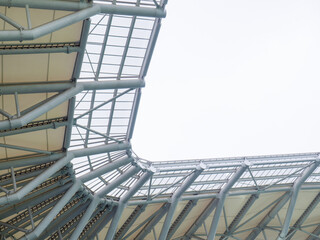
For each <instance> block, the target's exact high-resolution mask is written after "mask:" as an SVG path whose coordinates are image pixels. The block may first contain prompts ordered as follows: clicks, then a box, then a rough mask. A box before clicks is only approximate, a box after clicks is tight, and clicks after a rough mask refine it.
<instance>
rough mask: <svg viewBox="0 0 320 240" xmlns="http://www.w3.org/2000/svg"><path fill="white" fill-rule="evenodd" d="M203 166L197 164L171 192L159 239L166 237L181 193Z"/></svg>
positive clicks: (200, 171)
mask: <svg viewBox="0 0 320 240" xmlns="http://www.w3.org/2000/svg"><path fill="white" fill-rule="evenodd" d="M205 168H206V165H205V164H200V165H199V166H197V169H196V170H195V171H194V172H193V173H192V174H191V175H190V176H189V177H188V178H187V179H186V180H184V181H183V183H182V184H181V186H180V187H179V188H178V190H177V191H175V192H174V193H173V195H172V197H171V199H170V202H171V203H170V207H169V209H168V213H167V215H166V218H165V221H164V223H163V225H162V229H161V233H160V236H159V240H165V239H166V238H167V235H168V231H169V228H170V224H171V221H172V218H173V214H174V212H175V210H176V207H177V205H178V202H179V199H180V197H181V195H182V194H183V193H184V192H185V191H186V190H187V189H188V188H189V187H190V186H191V184H192V183H193V182H194V181H195V180H196V179H197V177H199V175H200V174H201V173H202V172H203V170H204V169H205Z"/></svg>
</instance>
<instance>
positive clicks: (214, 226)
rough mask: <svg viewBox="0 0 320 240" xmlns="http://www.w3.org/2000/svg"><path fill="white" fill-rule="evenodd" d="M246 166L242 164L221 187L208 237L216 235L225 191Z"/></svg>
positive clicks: (211, 238) (211, 237)
mask: <svg viewBox="0 0 320 240" xmlns="http://www.w3.org/2000/svg"><path fill="white" fill-rule="evenodd" d="M247 168H248V166H247V165H245V164H243V166H242V167H241V168H239V169H238V170H237V171H236V173H235V174H234V175H233V176H232V177H231V179H230V180H229V181H228V183H227V184H226V185H225V186H224V187H223V188H222V189H221V191H220V193H219V196H218V205H217V207H216V211H215V213H214V216H213V219H212V223H211V227H210V231H209V235H208V239H209V240H213V239H214V238H215V236H216V232H217V227H218V222H219V219H220V215H221V212H222V209H223V205H224V201H225V199H226V197H227V193H228V191H229V190H230V188H231V187H232V186H233V185H234V184H235V183H236V182H237V181H238V179H239V178H240V177H241V175H242V174H243V173H244V172H245V171H246V170H247Z"/></svg>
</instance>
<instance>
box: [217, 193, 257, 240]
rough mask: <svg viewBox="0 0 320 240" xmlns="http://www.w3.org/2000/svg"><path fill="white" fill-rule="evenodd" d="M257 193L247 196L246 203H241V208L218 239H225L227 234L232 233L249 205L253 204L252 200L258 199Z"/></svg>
mask: <svg viewBox="0 0 320 240" xmlns="http://www.w3.org/2000/svg"><path fill="white" fill-rule="evenodd" d="M258 197H259V195H256V194H253V195H251V196H250V197H249V199H248V200H247V201H246V203H245V204H244V205H243V207H242V208H241V210H240V211H239V212H238V214H237V215H236V216H235V218H234V219H233V221H232V222H231V224H230V225H229V226H228V229H226V231H225V232H224V234H223V236H221V237H220V240H227V239H228V235H232V233H233V232H234V231H235V230H236V227H237V226H238V224H239V223H240V222H241V220H242V219H243V217H244V216H245V215H246V214H247V212H248V211H249V209H250V208H251V206H252V205H253V204H254V202H255V201H256V200H257V199H258Z"/></svg>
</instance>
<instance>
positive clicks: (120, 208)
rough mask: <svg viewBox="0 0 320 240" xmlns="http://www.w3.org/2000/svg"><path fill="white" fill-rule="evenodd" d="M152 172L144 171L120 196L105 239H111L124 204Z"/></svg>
mask: <svg viewBox="0 0 320 240" xmlns="http://www.w3.org/2000/svg"><path fill="white" fill-rule="evenodd" d="M152 174H153V172H152V171H148V172H146V173H144V174H143V175H142V176H141V178H140V179H139V180H138V181H137V182H136V183H135V184H134V185H133V186H132V187H131V188H130V190H129V191H128V192H127V193H126V194H125V195H124V196H123V197H121V198H120V201H119V205H118V207H117V210H116V213H115V215H114V217H113V219H112V222H111V224H110V227H109V230H108V233H107V235H106V237H105V240H109V239H113V237H114V235H115V233H116V230H117V226H118V223H119V220H120V217H121V214H122V212H123V210H124V208H125V206H126V203H127V202H128V200H129V199H130V198H131V197H132V196H133V195H134V194H135V193H136V192H137V191H138V190H139V189H140V187H141V186H142V185H143V184H144V183H145V182H146V181H148V179H149V178H150V177H151V176H152Z"/></svg>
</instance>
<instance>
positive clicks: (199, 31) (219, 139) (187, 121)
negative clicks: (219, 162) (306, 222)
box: [132, 0, 320, 161]
mask: <svg viewBox="0 0 320 240" xmlns="http://www.w3.org/2000/svg"><path fill="white" fill-rule="evenodd" d="M167 12H168V14H167V18H166V19H164V20H163V22H162V23H163V24H162V28H161V31H160V35H159V38H158V41H157V44H156V48H155V51H154V55H153V58H152V61H151V65H150V68H149V72H148V75H147V79H146V82H147V85H146V88H145V89H144V90H143V95H142V99H141V102H140V108H139V113H138V119H137V122H136V127H135V132H134V136H133V141H132V144H133V149H134V151H135V152H136V153H137V154H138V156H139V157H142V158H145V159H148V160H152V161H155V160H172V159H192V158H195V159H197V158H209V157H227V156H245V155H261V154H278V153H299V152H313V151H320V146H319V139H318V138H319V136H320V127H319V124H320V114H319V110H320V99H319V87H320V83H319V78H320V71H319V69H320V1H309V0H301V1H296V0H287V1H284V0H265V1H261V0H251V1H247V0H232V1H231V0H225V1H223V0H219V1H218V0H201V1H191V0H171V1H170V0H169V3H168V5H167Z"/></svg>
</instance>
